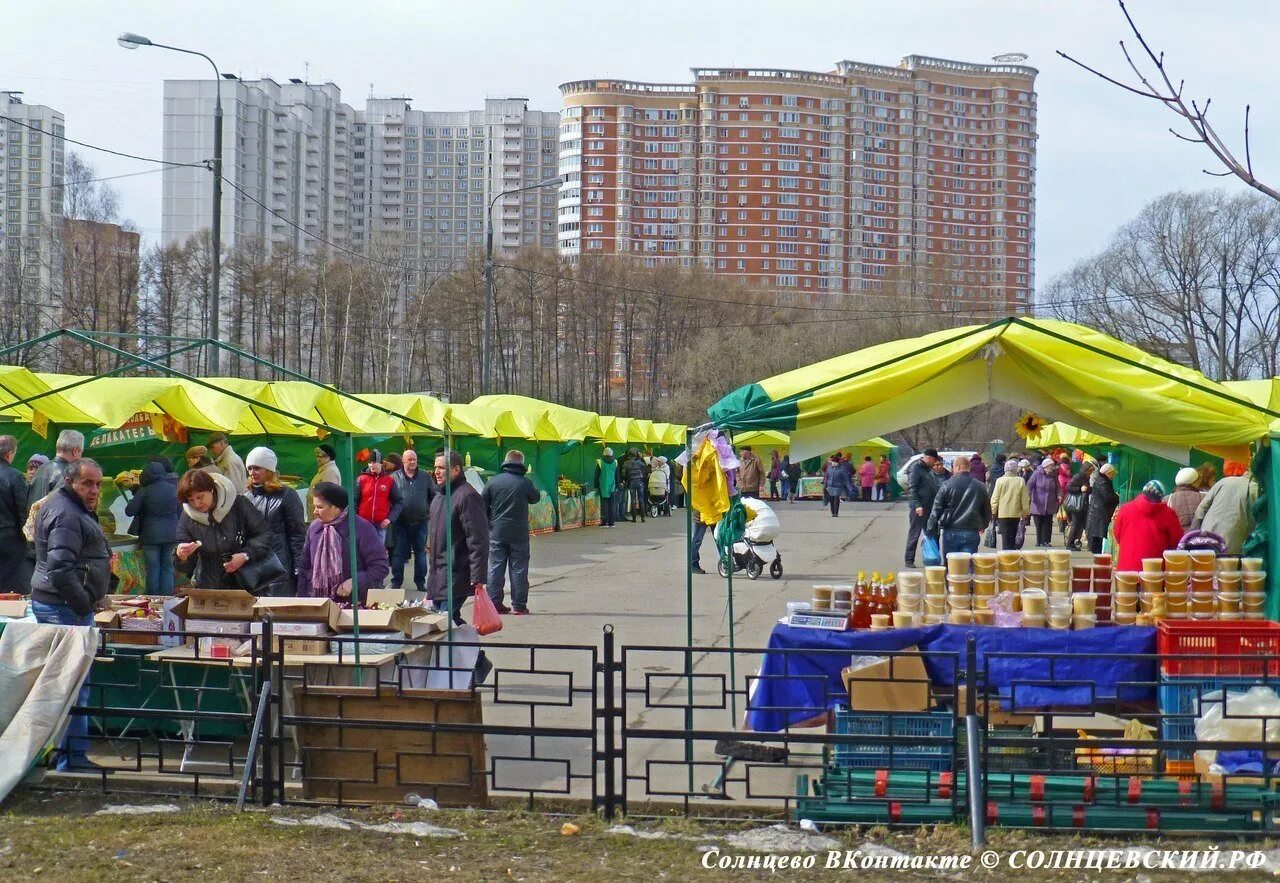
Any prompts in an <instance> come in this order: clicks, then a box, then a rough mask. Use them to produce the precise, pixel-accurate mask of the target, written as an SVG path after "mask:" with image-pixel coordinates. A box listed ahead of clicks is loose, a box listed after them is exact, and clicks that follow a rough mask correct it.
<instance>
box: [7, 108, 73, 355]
mask: <svg viewBox="0 0 1280 883" xmlns="http://www.w3.org/2000/svg"><path fill="white" fill-rule="evenodd" d="M65 125H66V121H65V120H64V118H63V116H62V114H61V113H59V112H58V111H56V110H54V109H53V108H51V107H45V106H44V105H40V104H26V103H24V102H23V100H22V93H21V92H5V91H0V169H3V174H4V178H3V179H2V180H3V184H2V185H0V206H3V213H0V305H3V310H4V312H5V314H6V316H5V318H3V319H0V337H3V339H4V340H5V341H6V342H13V341H14V340H17V339H21V338H24V337H30V336H34V335H35V334H38V333H40V332H42V331H47V330H49V329H50V328H54V327H57V316H56V304H57V302H58V298H59V296H60V293H61V290H62V267H61V253H60V250H59V245H58V243H59V235H60V233H61V227H62V183H63V177H62V176H63V155H64V151H63V147H64V142H63V140H62V136H63V134H64V129H65Z"/></svg>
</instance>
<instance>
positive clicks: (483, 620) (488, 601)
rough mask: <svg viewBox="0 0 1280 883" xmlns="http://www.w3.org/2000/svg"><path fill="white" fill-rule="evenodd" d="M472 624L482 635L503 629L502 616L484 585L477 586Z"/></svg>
mask: <svg viewBox="0 0 1280 883" xmlns="http://www.w3.org/2000/svg"><path fill="white" fill-rule="evenodd" d="M471 624H472V625H473V626H475V629H476V631H477V632H478V633H479V634H481V635H492V634H493V633H494V632H500V631H502V617H501V616H500V615H499V614H498V608H497V607H495V606H493V599H492V598H490V597H489V591H488V589H486V588H485V587H484V586H478V587H477V588H476V597H475V609H474V610H472V611H471Z"/></svg>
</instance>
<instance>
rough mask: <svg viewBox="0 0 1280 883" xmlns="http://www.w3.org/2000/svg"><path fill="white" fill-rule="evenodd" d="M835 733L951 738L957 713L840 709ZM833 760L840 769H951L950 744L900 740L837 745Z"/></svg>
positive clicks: (832, 762) (836, 719) (944, 770)
mask: <svg viewBox="0 0 1280 883" xmlns="http://www.w3.org/2000/svg"><path fill="white" fill-rule="evenodd" d="M834 732H835V733H836V734H837V735H844V736H898V737H906V736H919V737H923V738H935V739H936V738H945V739H950V738H952V736H953V735H954V733H955V716H954V715H952V713H951V712H950V711H926V712H854V711H850V710H849V709H847V708H837V709H836V713H835V730H834ZM830 763H831V764H832V765H833V766H835V767H837V768H839V767H845V768H855V769H886V770H887V769H895V770H932V771H934V772H946V771H948V770H950V769H951V746H950V745H945V744H944V745H912V744H911V743H909V742H897V741H895V742H893V743H889V742H881V743H875V742H864V743H862V744H859V745H852V744H850V745H835V746H834V750H833V751H832V754H831V759H830Z"/></svg>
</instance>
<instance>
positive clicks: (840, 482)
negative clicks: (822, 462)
mask: <svg viewBox="0 0 1280 883" xmlns="http://www.w3.org/2000/svg"><path fill="white" fill-rule="evenodd" d="M822 486H823V487H824V488H826V489H827V493H828V494H830V495H831V496H833V497H834V496H838V495H839V496H846V497H847V496H850V495H851V494H852V493H853V467H852V466H851V465H850V464H849V461H848V460H843V459H842V460H840V461H838V462H832V463H828V464H827V468H826V470H825V471H824V472H823V473H822Z"/></svg>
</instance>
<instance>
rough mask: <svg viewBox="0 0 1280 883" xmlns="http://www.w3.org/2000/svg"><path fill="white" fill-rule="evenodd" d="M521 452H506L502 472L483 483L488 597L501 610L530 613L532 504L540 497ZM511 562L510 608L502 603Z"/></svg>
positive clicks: (517, 614)
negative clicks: (487, 545) (507, 571)
mask: <svg viewBox="0 0 1280 883" xmlns="http://www.w3.org/2000/svg"><path fill="white" fill-rule="evenodd" d="M528 471H529V469H528V467H527V466H525V465H524V454H523V453H522V452H521V451H509V452H507V456H506V459H505V460H504V461H503V463H502V471H501V472H499V473H498V474H497V475H495V476H494V477H493V478H492V479H491V480H490V481H489V483H488V484H486V485H485V486H484V494H483V495H482V496H483V497H484V505H485V508H486V509H487V510H488V512H489V597H490V598H492V599H493V604H494V606H495V607H497V608H498V612H499V613H515V615H516V616H528V615H529V606H528V602H529V505H530V504H531V503H536V502H538V498H539V497H540V496H541V495H540V494H539V493H538V489H537V488H536V487H534V484H533V482H532V481H530V480H529V479H528V478H527V477H526V475H525V473H527V472H528ZM508 565H509V566H510V567H511V607H510V608H508V607H507V606H506V605H505V604H503V603H502V596H503V590H504V589H505V587H506V582H507V574H506V570H507V567H508Z"/></svg>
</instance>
